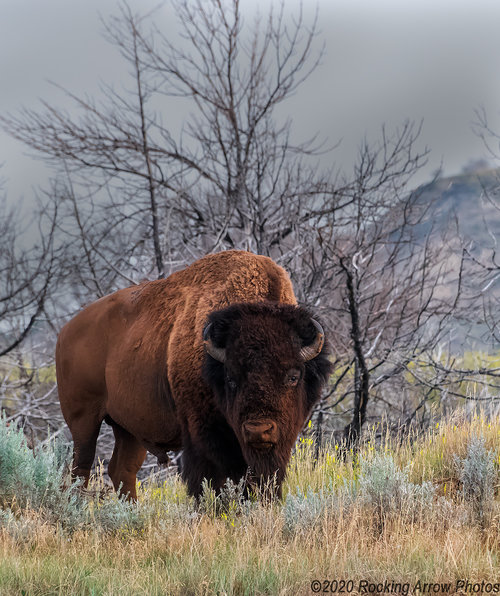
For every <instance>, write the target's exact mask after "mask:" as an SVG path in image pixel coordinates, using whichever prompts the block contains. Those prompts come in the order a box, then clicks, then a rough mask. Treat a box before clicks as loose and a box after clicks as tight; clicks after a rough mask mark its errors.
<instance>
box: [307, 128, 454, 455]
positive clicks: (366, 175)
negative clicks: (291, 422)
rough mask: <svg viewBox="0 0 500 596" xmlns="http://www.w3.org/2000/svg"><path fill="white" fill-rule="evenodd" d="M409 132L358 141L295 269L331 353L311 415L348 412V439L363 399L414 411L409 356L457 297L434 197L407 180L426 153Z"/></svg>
mask: <svg viewBox="0 0 500 596" xmlns="http://www.w3.org/2000/svg"><path fill="white" fill-rule="evenodd" d="M418 136H419V129H418V128H415V126H414V125H412V124H411V123H406V124H404V125H403V126H402V127H401V128H400V129H399V130H396V131H395V132H394V133H393V134H392V135H389V134H387V132H386V131H385V130H384V129H383V130H382V134H381V138H380V142H379V143H378V144H375V145H370V144H369V143H367V142H365V143H363V145H362V147H361V149H360V152H359V158H358V161H357V164H356V167H355V172H354V175H353V177H352V180H351V182H350V184H347V185H346V186H345V188H344V190H343V193H342V194H345V193H348V196H346V197H344V198H343V200H342V201H341V202H342V203H343V204H345V205H346V207H344V208H341V209H336V210H335V211H334V212H332V214H331V217H329V216H323V217H321V218H320V219H319V220H318V222H317V226H316V229H315V231H313V230H311V235H312V234H314V232H315V234H316V242H315V243H314V248H313V249H312V250H311V251H309V252H304V257H303V261H304V262H303V263H302V265H301V267H300V268H298V269H296V271H298V272H299V275H302V276H306V278H307V279H306V280H303V281H302V284H301V285H302V287H304V288H306V291H307V294H308V300H307V301H308V302H310V303H312V304H315V305H316V307H317V308H319V309H321V311H322V312H323V313H324V316H325V318H326V319H327V320H328V321H329V327H330V335H331V337H332V344H333V346H334V350H335V353H336V357H337V373H336V375H334V383H333V385H332V391H331V394H330V395H328V396H325V398H324V399H323V401H322V402H321V404H320V406H319V410H318V412H317V424H318V425H322V424H323V423H324V421H325V415H326V413H328V412H330V413H331V412H332V411H334V412H336V413H337V415H340V417H341V419H342V420H345V419H346V418H348V422H347V424H346V425H345V427H344V430H343V435H344V438H345V439H346V441H347V444H348V445H353V444H355V443H356V441H357V440H358V438H359V435H360V432H361V428H362V425H363V423H364V422H365V420H366V417H367V412H368V410H369V409H370V407H371V409H372V416H373V418H374V419H380V416H381V415H385V416H387V417H388V418H391V419H393V420H394V419H395V420H399V422H405V421H408V422H409V421H410V420H411V419H412V418H413V417H414V415H415V411H416V410H418V409H419V408H418V401H417V403H415V397H414V396H415V393H416V391H414V389H415V386H416V385H418V384H419V383H420V381H421V380H420V379H418V378H417V377H418V375H417V372H416V371H415V366H416V365H417V363H418V362H419V361H420V359H421V358H423V357H424V356H425V355H427V354H429V353H432V351H434V350H436V349H437V347H438V346H439V344H440V342H442V341H443V340H444V338H445V336H446V333H447V332H449V330H450V328H451V326H452V325H453V316H454V314H455V313H456V310H457V308H458V305H459V300H460V297H461V288H462V275H461V272H462V267H463V257H462V255H461V253H460V252H459V253H458V254H457V253H456V252H454V247H452V245H451V242H450V238H449V237H448V238H446V230H440V231H439V233H437V232H436V231H435V230H434V226H433V220H434V217H435V215H436V213H437V211H438V208H439V207H438V205H437V204H436V203H435V202H432V201H430V202H429V200H428V198H426V199H425V201H421V200H420V197H421V194H422V192H423V190H424V189H422V188H421V189H420V192H419V191H415V192H411V190H410V187H409V184H410V182H411V180H412V177H413V176H414V174H415V173H416V172H417V171H418V170H419V169H420V167H421V166H422V165H423V163H425V159H426V155H427V151H426V150H423V151H420V152H419V151H418V150H417V149H416V142H417V139H418ZM348 199H350V200H348ZM436 378H437V377H436ZM428 382H430V381H428ZM391 385H393V386H394V385H397V386H398V390H397V392H396V396H397V399H396V400H394V395H392V396H390V397H389V396H388V393H390V392H389V390H388V389H389V387H390V386H391ZM410 386H412V389H413V391H407V394H408V395H409V396H410V397H409V399H405V398H404V394H405V388H409V387H410ZM370 404H371V406H370ZM420 407H422V406H421V405H420Z"/></svg>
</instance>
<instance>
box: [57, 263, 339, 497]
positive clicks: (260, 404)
mask: <svg viewBox="0 0 500 596" xmlns="http://www.w3.org/2000/svg"><path fill="white" fill-rule="evenodd" d="M207 322H210V323H212V325H211V327H210V336H211V337H210V339H211V341H212V342H213V345H215V346H217V347H219V348H225V349H226V354H227V359H226V361H225V362H224V363H222V362H219V361H217V360H215V359H214V358H212V357H211V356H209V355H208V354H206V353H205V349H204V342H203V331H204V328H205V326H206V325H207ZM316 333H317V331H316V329H315V327H314V325H313V324H312V322H311V318H310V315H309V314H308V313H307V312H306V311H305V310H304V309H302V308H299V307H298V306H296V299H295V296H294V293H293V289H292V285H291V282H290V279H289V277H288V275H287V274H286V272H285V271H284V270H283V269H282V268H281V267H279V266H277V265H276V264H275V263H274V262H273V261H271V259H269V258H267V257H262V256H256V255H253V254H251V253H248V252H243V251H227V252H223V253H219V254H215V255H209V256H206V257H204V258H202V259H200V260H199V261H196V262H195V263H193V264H192V265H191V266H190V267H187V268H186V269H184V270H182V271H179V272H177V273H174V274H172V275H171V276H170V277H168V278H167V279H164V280H159V281H153V282H147V283H143V284H141V285H139V286H134V287H131V288H127V289H124V290H120V291H118V292H115V293H114V294H110V295H109V296H105V297H104V298H101V299H100V300H97V301H96V302H94V303H93V304H91V305H90V306H88V307H87V308H85V309H84V310H83V311H81V312H80V313H79V314H78V315H76V316H75V317H74V318H73V319H72V320H71V321H69V323H67V324H66V325H65V326H64V327H63V328H62V330H61V333H60V334H59V338H58V342H57V348H56V368H57V380H58V388H59V399H60V402H61V409H62V412H63V414H64V417H65V419H66V422H67V423H68V426H69V428H70V430H71V433H72V435H73V440H74V473H75V475H77V476H81V477H83V478H84V481H85V483H87V482H88V478H89V473H90V469H91V466H92V463H93V460H94V455H95V445H96V440H97V436H98V434H99V429H100V426H101V423H102V421H103V420H106V422H108V423H110V424H111V425H112V427H113V431H114V434H115V439H116V442H115V447H114V451H113V456H112V458H111V461H110V464H109V474H110V477H111V479H112V481H113V484H114V486H115V488H116V489H118V487H119V486H120V484H122V488H121V490H122V492H123V493H125V494H126V493H128V494H129V497H130V498H132V499H135V498H136V489H135V482H136V474H137V472H138V470H139V468H140V467H141V465H142V463H143V461H144V458H145V455H146V450H149V451H150V452H151V453H153V454H155V455H156V456H157V457H158V458H159V460H160V461H166V459H167V457H166V452H167V451H168V450H174V451H175V450H179V449H182V450H183V459H182V474H183V478H184V479H185V481H186V482H187V484H188V489H189V491H190V493H191V494H193V495H199V493H200V490H201V483H202V480H203V478H207V479H208V480H210V481H211V482H212V486H214V488H216V489H218V488H220V487H221V486H222V485H223V484H224V482H225V479H226V478H228V477H229V478H232V479H233V480H235V481H237V480H238V479H239V478H241V476H242V475H243V474H245V471H246V469H247V466H250V468H251V469H252V472H253V473H254V474H256V475H257V476H259V477H263V478H264V479H266V478H268V477H270V476H271V475H273V474H274V473H276V475H277V480H278V485H281V482H282V480H283V477H284V473H285V468H286V464H287V462H288V459H289V456H290V450H291V448H292V446H293V443H294V441H295V440H296V437H297V434H298V432H299V431H300V429H301V427H302V426H303V424H304V422H305V420H306V419H307V416H308V414H309V412H310V410H311V407H312V406H313V404H314V403H315V401H316V400H317V399H318V398H319V394H320V390H321V386H322V384H323V383H324V381H325V379H326V377H327V375H328V373H329V370H330V364H329V362H328V360H327V359H326V355H325V354H326V350H325V348H323V351H322V352H321V354H319V356H317V357H316V358H314V359H312V360H310V361H308V362H303V360H302V359H301V358H300V356H299V352H300V349H301V347H302V346H304V345H309V344H310V343H311V342H313V341H314V338H315V336H316Z"/></svg>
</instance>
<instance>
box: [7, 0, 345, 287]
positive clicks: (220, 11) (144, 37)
mask: <svg viewBox="0 0 500 596" xmlns="http://www.w3.org/2000/svg"><path fill="white" fill-rule="evenodd" d="M174 7H175V12H176V14H177V18H178V23H179V32H180V34H179V39H175V40H171V39H170V37H169V36H168V35H167V34H165V33H163V32H162V31H160V30H159V28H157V27H156V26H154V25H152V22H153V19H152V18H151V15H146V16H140V15H136V14H134V13H133V12H132V10H131V9H130V7H129V6H128V5H127V4H122V6H121V9H120V14H119V16H118V17H117V18H115V19H111V20H110V21H109V22H107V23H106V24H105V31H106V36H107V38H108V39H109V40H110V41H111V42H112V43H113V44H114V45H115V46H117V47H118V48H119V50H120V52H121V54H122V56H123V58H124V60H125V61H126V63H127V64H128V66H129V71H130V83H131V84H130V86H129V87H127V88H126V89H124V90H122V91H117V90H116V89H114V88H111V87H109V86H104V87H103V89H102V92H103V94H102V99H101V100H100V101H95V100H93V99H89V98H80V97H76V96H75V95H73V94H71V93H69V92H66V93H67V94H68V95H69V96H70V97H71V99H72V100H73V101H74V103H75V107H76V108H78V109H79V111H80V114H81V116H80V117H79V118H75V117H73V116H70V115H69V114H67V113H65V112H62V111H61V110H58V109H57V108H55V107H53V106H51V105H48V104H44V109H43V110H42V111H36V110H24V111H22V112H21V113H20V115H19V116H9V117H3V118H1V121H2V124H3V126H4V128H5V129H6V130H7V131H8V132H10V134H12V135H13V136H14V137H15V138H17V139H19V140H21V141H23V142H24V143H26V144H27V145H28V146H29V147H30V148H32V149H35V150H36V151H37V152H38V153H39V154H40V155H41V157H42V158H43V159H45V160H48V161H49V163H51V164H52V165H54V164H55V165H56V166H57V167H58V168H59V170H60V172H61V178H60V185H61V188H64V191H63V192H62V194H64V195H66V196H67V198H68V200H67V201H66V205H67V207H68V209H67V210H66V213H65V215H66V216H67V217H69V218H70V219H71V222H72V229H71V230H70V233H71V234H73V235H74V237H76V236H78V237H79V240H78V243H79V246H80V249H81V250H80V254H81V255H83V259H82V261H81V263H80V266H81V267H82V268H83V269H85V273H84V277H85V278H86V282H85V283H86V284H87V286H88V289H89V291H90V292H91V293H92V292H93V293H95V295H100V294H101V293H102V291H103V289H104V288H106V290H108V289H109V280H110V276H111V278H112V279H115V280H118V279H119V278H120V277H122V278H125V279H128V280H133V281H138V280H140V279H142V278H144V277H151V276H154V277H162V276H164V275H165V274H167V273H168V272H170V271H171V270H172V269H175V268H177V267H178V266H179V265H180V264H183V263H185V262H186V261H187V260H192V258H194V257H196V256H200V255H201V254H204V253H206V252H210V251H212V250H220V249H221V248H247V249H250V250H253V251H255V252H258V253H261V254H269V253H270V252H271V251H273V250H275V253H276V254H277V255H278V256H279V255H280V254H282V253H283V252H285V251H286V250H288V249H289V248H290V247H293V246H294V245H295V244H296V242H297V238H298V237H300V233H299V232H298V230H299V229H303V227H304V226H305V225H309V223H310V221H311V220H312V218H313V217H314V216H315V214H316V213H317V212H318V210H322V209H323V210H324V209H325V204H326V203H328V209H329V210H331V209H332V208H334V207H335V206H336V205H335V197H337V196H338V194H337V193H335V192H333V190H332V188H333V184H332V182H331V181H330V178H329V174H328V173H322V172H320V171H318V168H317V165H316V163H315V160H312V159H310V158H311V157H312V156H314V155H316V153H317V152H318V151H319V149H320V147H319V146H318V144H317V143H316V142H315V139H311V140H309V141H306V142H303V143H294V142H292V136H293V135H292V122H291V119H289V118H287V117H283V111H281V112H280V111H279V110H280V109H281V106H282V105H283V104H284V102H285V101H286V100H287V99H288V98H289V97H290V96H291V95H293V94H294V93H295V91H296V90H297V89H298V87H299V86H300V85H301V84H302V83H303V82H304V81H305V80H306V79H307V77H308V76H309V74H310V73H311V72H312V71H313V70H314V69H315V68H316V66H317V64H318V62H319V60H320V57H321V52H322V50H321V48H318V50H317V51H316V50H315V49H314V47H315V40H316V37H317V33H316V27H317V19H315V20H314V21H313V22H312V23H311V24H310V25H309V26H308V24H307V23H306V22H305V18H304V16H303V14H302V10H301V9H300V10H299V13H298V15H297V17H296V18H295V20H293V19H290V18H289V17H288V16H287V15H286V13H285V6H284V3H282V4H281V5H280V6H278V8H277V10H275V9H273V8H272V9H271V10H270V11H269V13H268V15H267V17H256V19H255V21H254V22H253V23H251V24H250V25H249V26H247V25H246V24H245V23H243V20H242V16H241V9H240V4H239V1H238V0H235V1H234V2H227V3H224V2H219V1H218V0H211V1H210V2H204V1H202V0H198V1H197V2H188V1H186V0H180V1H176V2H174ZM179 96H180V97H182V98H184V100H185V102H186V105H187V106H190V107H191V112H190V114H189V116H186V122H185V125H184V126H183V129H182V131H181V132H180V133H179V138H178V139H177V140H176V139H175V138H174V132H173V131H172V129H173V128H175V126H172V123H171V118H170V117H169V111H168V110H169V106H172V105H173V102H174V101H175V98H177V97H179ZM67 221H69V220H67ZM70 228H71V226H68V229H70ZM286 239H288V244H287V243H286V242H285V241H286ZM284 242H285V248H281V245H282V244H283V243H284ZM112 268H114V271H112ZM83 269H82V271H83ZM105 280H107V282H106V281H105ZM122 281H123V280H122Z"/></svg>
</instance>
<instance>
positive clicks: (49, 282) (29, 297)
mask: <svg viewBox="0 0 500 596" xmlns="http://www.w3.org/2000/svg"><path fill="white" fill-rule="evenodd" d="M34 219H36V220H37V223H36V226H35V224H34V221H33V220H34ZM30 220H31V225H29V224H28V223H26V218H24V217H22V215H21V213H20V211H19V209H15V208H12V207H9V206H8V204H7V199H6V196H5V195H4V196H3V197H2V198H1V199H0V338H1V339H0V357H1V356H4V355H6V354H8V353H9V352H11V351H13V350H15V349H16V348H17V347H18V346H20V345H21V343H22V342H23V340H24V339H25V338H26V337H27V335H28V334H29V332H30V331H31V330H32V329H33V327H34V325H35V324H36V323H37V322H39V321H40V319H41V318H42V317H44V316H45V309H46V306H47V303H48V299H49V296H50V293H51V290H52V288H53V287H54V285H55V284H56V283H57V279H58V275H59V271H58V269H57V262H58V251H57V250H56V247H55V245H54V232H55V229H56V223H57V209H54V210H52V211H49V210H48V209H45V208H43V207H41V206H39V209H38V210H37V211H36V213H34V214H33V217H32V218H30ZM35 234H36V236H37V239H38V242H37V243H36V244H33V243H31V242H30V241H29V240H28V238H27V236H28V235H29V236H32V235H35Z"/></svg>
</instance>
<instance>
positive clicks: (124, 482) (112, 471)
mask: <svg viewBox="0 0 500 596" xmlns="http://www.w3.org/2000/svg"><path fill="white" fill-rule="evenodd" d="M112 427H113V433H114V435H115V447H114V449H113V455H112V456H111V460H110V462H109V466H108V473H109V476H110V478H111V480H112V481H113V486H114V487H115V490H117V491H118V490H119V491H120V493H121V494H123V495H127V499H129V500H132V501H136V500H137V492H136V487H135V483H136V478H137V472H138V471H139V470H140V469H141V466H142V464H143V462H144V460H145V458H146V449H145V448H144V447H143V445H142V444H141V443H140V442H139V441H138V440H137V439H136V438H135V437H134V436H133V435H131V434H130V433H129V432H128V431H126V430H125V429H124V428H122V427H121V426H119V425H118V424H116V423H115V422H113V423H112Z"/></svg>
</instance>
